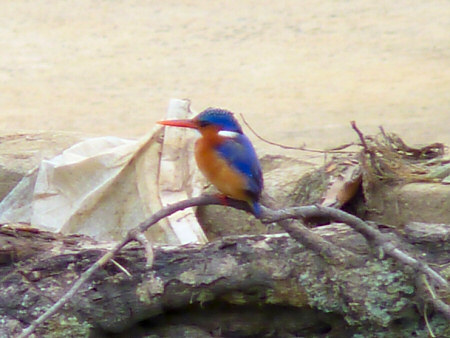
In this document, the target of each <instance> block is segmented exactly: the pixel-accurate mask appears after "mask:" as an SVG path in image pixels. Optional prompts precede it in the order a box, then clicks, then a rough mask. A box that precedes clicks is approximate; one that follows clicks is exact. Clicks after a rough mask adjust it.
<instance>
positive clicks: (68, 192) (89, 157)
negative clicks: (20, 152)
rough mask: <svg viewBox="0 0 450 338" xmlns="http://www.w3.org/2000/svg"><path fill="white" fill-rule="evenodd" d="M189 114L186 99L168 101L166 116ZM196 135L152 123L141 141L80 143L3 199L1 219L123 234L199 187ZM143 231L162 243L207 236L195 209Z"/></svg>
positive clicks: (105, 235) (103, 235) (109, 236)
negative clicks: (194, 136)
mask: <svg viewBox="0 0 450 338" xmlns="http://www.w3.org/2000/svg"><path fill="white" fill-rule="evenodd" d="M189 114H190V109H189V102H188V101H185V100H176V99H173V100H171V101H170V104H169V109H168V114H167V118H187V117H188V116H189ZM193 135H194V133H192V131H191V132H190V133H189V134H188V133H186V131H185V130H183V129H181V128H167V129H166V130H165V131H164V128H163V127H155V128H154V129H153V130H152V131H151V132H150V133H148V134H147V135H145V136H144V137H142V138H141V139H138V140H128V139H122V138H118V137H109V136H108V137H97V138H91V139H87V140H84V141H82V142H80V143H77V144H75V145H73V146H72V147H70V148H68V149H66V150H65V151H64V152H63V153H62V154H60V155H58V156H56V157H54V158H52V159H49V160H43V161H42V162H41V164H40V166H39V168H36V169H35V170H32V171H31V172H30V173H29V174H28V175H26V176H25V177H24V178H23V179H22V180H21V181H20V182H19V184H18V185H17V186H16V187H15V188H14V189H13V190H12V191H11V192H10V193H9V194H8V196H6V197H5V199H3V201H2V202H1V203H0V222H1V223H18V222H23V223H29V224H31V225H32V226H33V227H36V228H39V229H43V230H49V231H53V232H62V233H64V234H86V235H89V236H92V237H93V238H95V239H97V240H121V239H122V238H123V237H124V236H125V234H126V232H127V231H128V230H129V229H131V228H134V227H136V226H137V225H138V224H140V223H141V222H143V221H144V220H145V219H147V218H148V217H149V216H150V215H151V214H153V213H154V212H156V211H158V210H159V209H161V208H162V207H163V206H165V205H167V204H169V203H173V202H176V201H179V200H182V199H186V198H189V197H191V196H193V195H198V194H199V193H200V191H201V187H202V182H203V181H202V179H201V178H200V177H199V176H198V170H196V167H195V164H194V162H193V154H192V150H191V149H192V146H193V139H192V137H193ZM146 236H147V238H148V239H149V240H150V241H151V242H152V243H159V244H171V245H176V244H186V243H205V242H207V239H206V236H205V234H204V232H203V230H202V228H201V227H200V225H199V224H198V222H197V219H196V217H195V214H194V210H193V209H192V208H189V209H186V210H183V211H180V212H177V213H175V214H173V215H172V216H170V217H168V218H166V219H163V220H162V221H160V222H159V223H158V224H156V225H154V226H152V227H151V228H150V229H149V230H148V231H147V233H146Z"/></svg>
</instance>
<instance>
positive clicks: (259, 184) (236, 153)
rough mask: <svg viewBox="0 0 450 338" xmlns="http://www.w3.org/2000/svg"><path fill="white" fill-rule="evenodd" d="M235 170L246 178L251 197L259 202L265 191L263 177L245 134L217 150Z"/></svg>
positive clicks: (228, 140) (227, 140)
mask: <svg viewBox="0 0 450 338" xmlns="http://www.w3.org/2000/svg"><path fill="white" fill-rule="evenodd" d="M216 150H217V151H218V153H219V154H220V155H221V157H222V158H224V159H225V160H226V161H227V162H228V163H229V164H230V165H231V166H232V167H233V168H234V169H236V170H237V171H239V172H240V173H242V174H243V175H244V176H245V177H246V181H247V189H246V190H247V191H248V193H249V196H250V197H251V198H252V199H253V200H254V201H258V200H259V197H260V195H261V191H262V189H263V176H262V171H261V166H260V164H259V160H258V157H257V156H256V152H255V149H254V148H253V145H252V144H251V142H250V140H249V139H248V138H247V136H245V135H244V134H240V135H238V136H236V137H233V138H228V139H226V140H225V142H222V143H221V144H219V145H218V146H217V148H216Z"/></svg>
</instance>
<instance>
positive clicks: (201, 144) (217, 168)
mask: <svg viewBox="0 0 450 338" xmlns="http://www.w3.org/2000/svg"><path fill="white" fill-rule="evenodd" d="M213 141H214V140H212V139H208V138H204V137H203V138H200V139H199V140H197V142H196V144H195V159H196V161H197V165H198V167H199V169H200V171H201V172H202V173H203V175H205V176H206V178H207V179H208V180H209V181H210V182H211V183H212V184H213V185H214V186H215V187H216V188H217V189H219V191H220V192H221V193H223V194H225V195H227V196H229V197H232V198H235V199H238V200H242V201H247V202H248V201H249V198H248V196H247V194H246V191H245V189H246V182H245V178H244V177H243V176H242V175H240V174H239V172H237V171H236V170H234V169H233V168H232V167H231V166H229V165H228V163H227V162H226V160H224V159H223V158H221V157H220V156H219V155H217V153H216V152H215V151H214V148H213V146H212V144H213V143H214V142H213Z"/></svg>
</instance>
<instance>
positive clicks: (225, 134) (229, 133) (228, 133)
mask: <svg viewBox="0 0 450 338" xmlns="http://www.w3.org/2000/svg"><path fill="white" fill-rule="evenodd" d="M217 134H218V135H220V136H223V137H230V138H235V137H238V136H239V133H237V132H235V131H229V130H221V131H219V132H218V133H217Z"/></svg>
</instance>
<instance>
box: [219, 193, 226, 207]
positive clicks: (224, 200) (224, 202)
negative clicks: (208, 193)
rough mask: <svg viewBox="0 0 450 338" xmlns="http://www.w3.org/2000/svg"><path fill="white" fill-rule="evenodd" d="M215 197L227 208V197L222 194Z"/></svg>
mask: <svg viewBox="0 0 450 338" xmlns="http://www.w3.org/2000/svg"><path fill="white" fill-rule="evenodd" d="M217 197H218V198H219V199H220V202H221V203H222V205H225V206H228V196H227V195H224V194H217Z"/></svg>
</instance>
